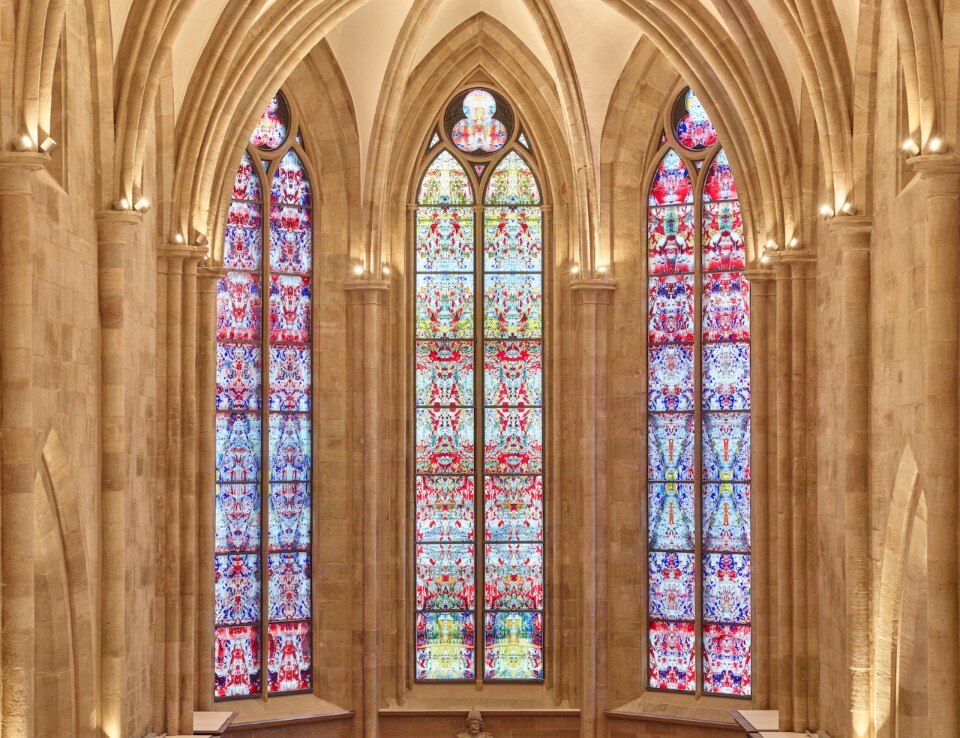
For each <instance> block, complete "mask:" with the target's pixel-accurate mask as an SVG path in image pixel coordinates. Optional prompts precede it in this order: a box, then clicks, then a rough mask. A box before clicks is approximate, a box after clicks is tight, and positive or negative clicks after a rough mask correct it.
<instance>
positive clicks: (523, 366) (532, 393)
mask: <svg viewBox="0 0 960 738" xmlns="http://www.w3.org/2000/svg"><path fill="white" fill-rule="evenodd" d="M483 387H484V402H485V403H486V404H487V405H513V406H517V405H542V404H543V343H542V342H541V341H487V342H486V343H485V344H484V362H483Z"/></svg>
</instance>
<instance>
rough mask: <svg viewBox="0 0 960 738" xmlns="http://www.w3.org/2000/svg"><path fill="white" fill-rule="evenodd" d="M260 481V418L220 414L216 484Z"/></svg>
mask: <svg viewBox="0 0 960 738" xmlns="http://www.w3.org/2000/svg"><path fill="white" fill-rule="evenodd" d="M259 479H260V417H259V416H258V415H251V414H248V413H217V481H218V482H248V481H249V482H255V481H257V480H259Z"/></svg>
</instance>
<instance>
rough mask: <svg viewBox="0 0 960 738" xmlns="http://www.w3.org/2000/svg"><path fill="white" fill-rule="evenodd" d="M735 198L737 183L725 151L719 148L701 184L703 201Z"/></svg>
mask: <svg viewBox="0 0 960 738" xmlns="http://www.w3.org/2000/svg"><path fill="white" fill-rule="evenodd" d="M736 199H737V184H736V182H735V181H734V179H733V172H732V171H730V162H729V161H728V160H727V152H726V151H724V150H723V149H720V151H719V152H718V153H717V156H716V158H715V159H714V160H713V164H711V165H710V169H709V170H708V171H707V180H706V182H704V184H703V201H704V202H718V201H720V200H736Z"/></svg>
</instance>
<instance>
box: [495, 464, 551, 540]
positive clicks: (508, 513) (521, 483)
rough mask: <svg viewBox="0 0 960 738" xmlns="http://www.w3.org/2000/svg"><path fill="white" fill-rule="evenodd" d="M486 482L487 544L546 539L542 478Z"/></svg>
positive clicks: (517, 478)
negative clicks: (544, 536) (544, 532)
mask: <svg viewBox="0 0 960 738" xmlns="http://www.w3.org/2000/svg"><path fill="white" fill-rule="evenodd" d="M483 483H484V488H485V489H484V494H485V504H484V514H485V517H486V524H485V532H486V538H487V540H488V541H490V542H494V543H496V542H507V541H511V542H512V541H541V540H543V477H539V476H535V477H486V478H485V479H484V480H483Z"/></svg>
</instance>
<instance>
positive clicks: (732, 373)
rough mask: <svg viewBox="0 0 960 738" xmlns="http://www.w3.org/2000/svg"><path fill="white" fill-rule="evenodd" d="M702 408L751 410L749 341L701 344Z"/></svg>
mask: <svg viewBox="0 0 960 738" xmlns="http://www.w3.org/2000/svg"><path fill="white" fill-rule="evenodd" d="M703 409H704V410H749V409H750V344H749V343H708V344H706V345H705V346H704V347H703Z"/></svg>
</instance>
